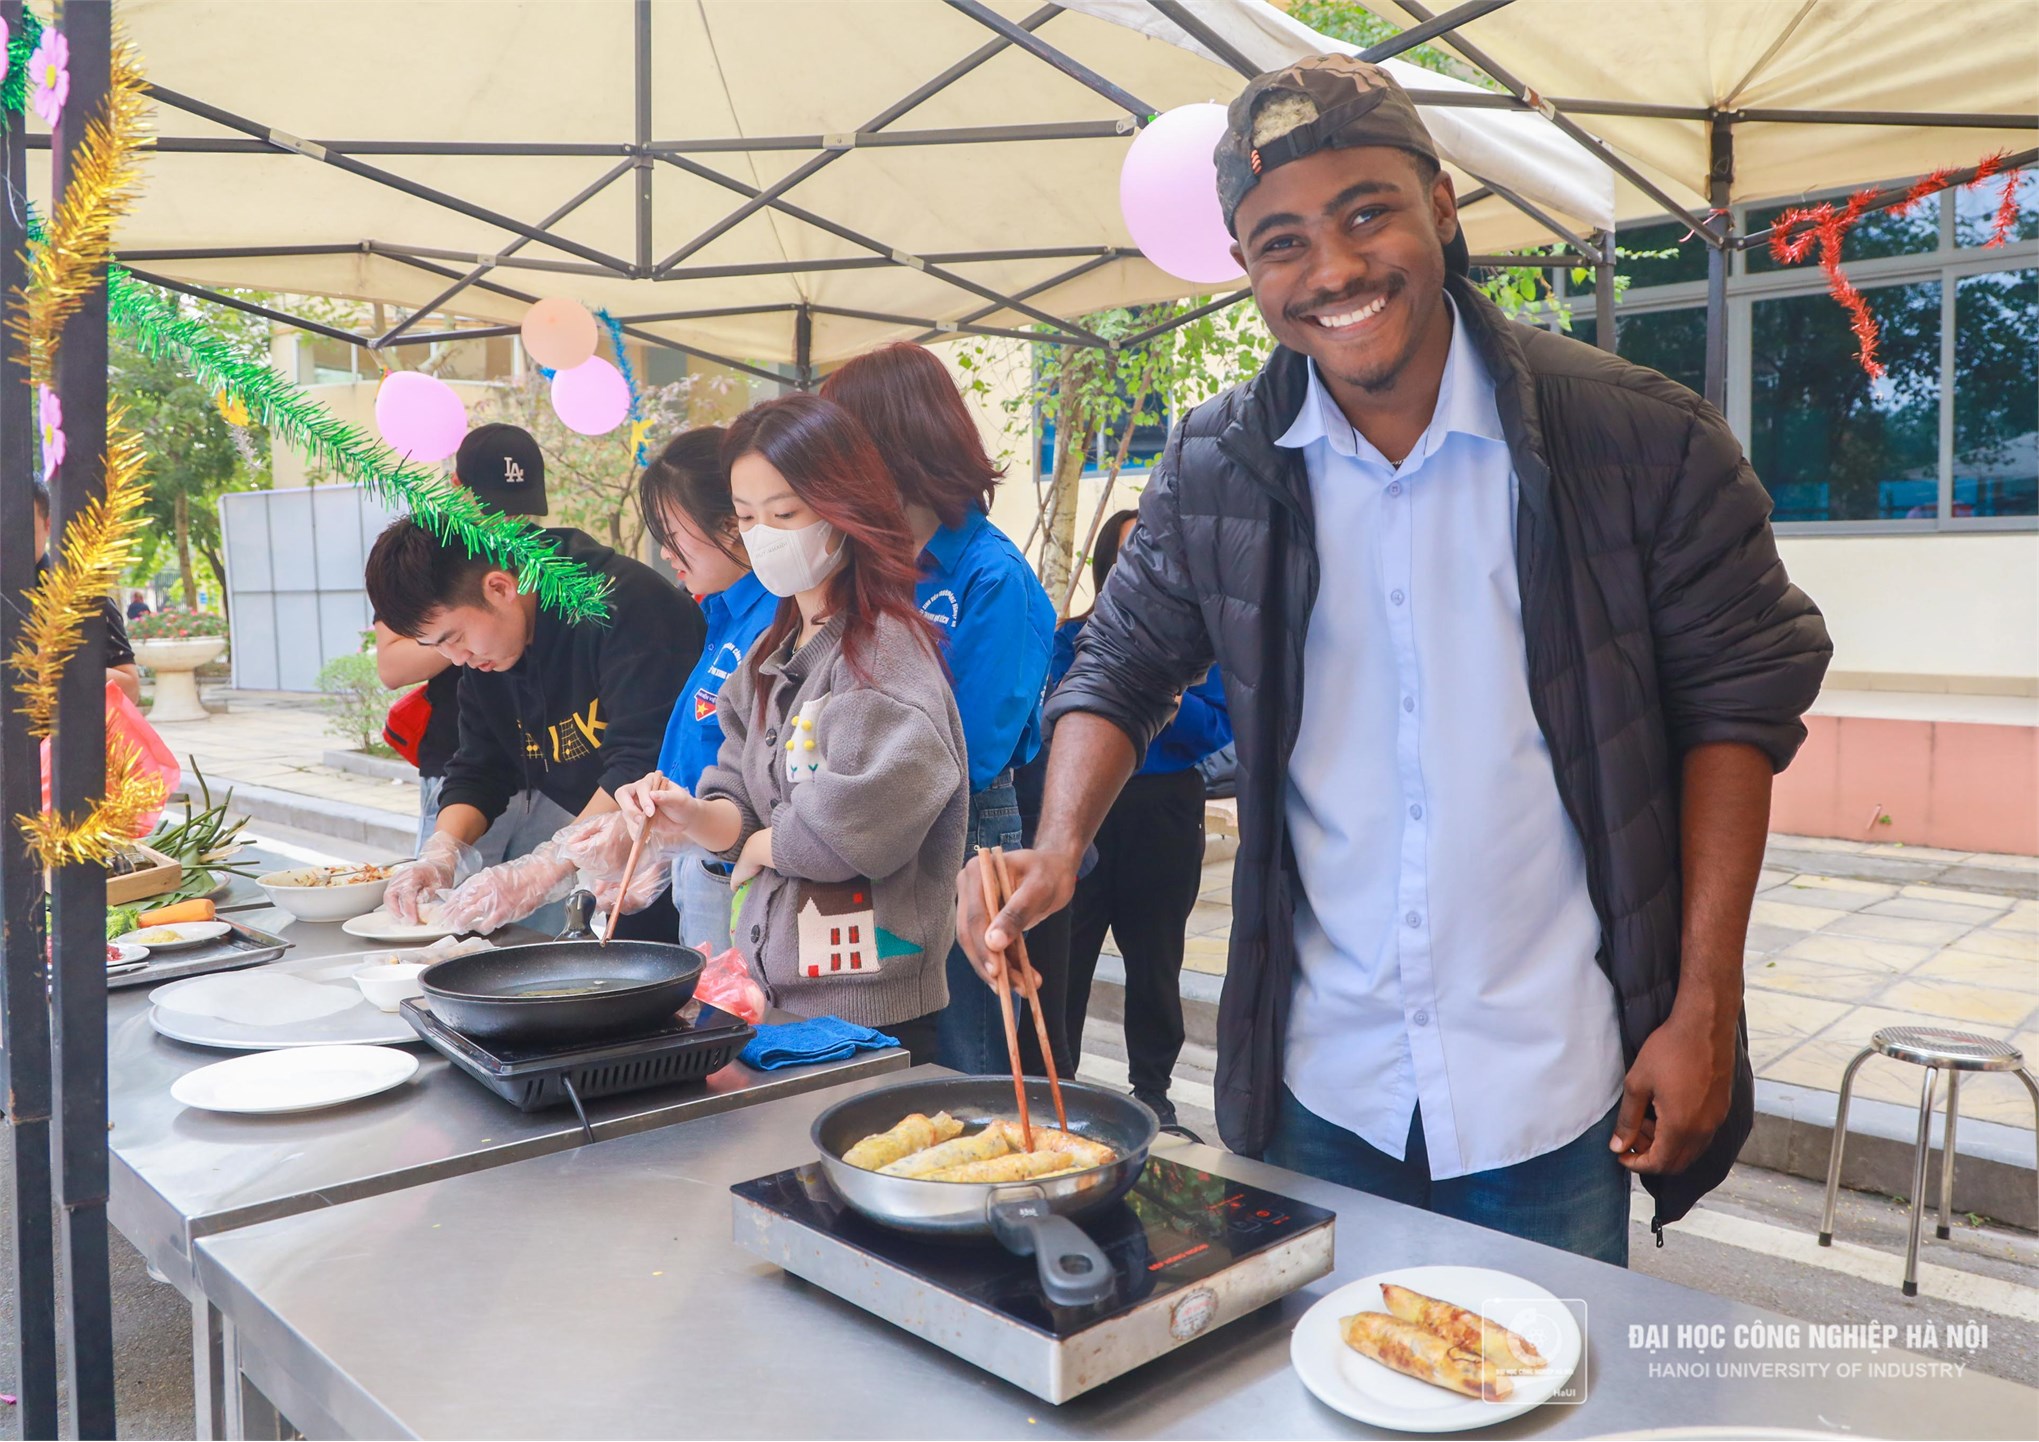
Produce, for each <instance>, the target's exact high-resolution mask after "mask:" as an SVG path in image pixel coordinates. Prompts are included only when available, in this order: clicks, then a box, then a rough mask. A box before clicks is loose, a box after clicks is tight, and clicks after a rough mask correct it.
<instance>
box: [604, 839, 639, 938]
mask: <svg viewBox="0 0 2039 1442" xmlns="http://www.w3.org/2000/svg"><path fill="white" fill-rule="evenodd" d="M643 850H644V833H643V832H642V831H640V832H638V833H637V835H636V836H635V837H634V838H633V839H632V840H631V842H630V859H629V860H628V861H625V862H624V863H623V884H622V885H621V886H619V887H617V888H616V899H615V900H614V901H612V902H610V903H609V919H608V920H607V921H606V922H604V923H603V924H602V945H604V946H607V945H608V944H609V942H610V940H611V938H613V937H614V936H615V935H616V918H617V917H619V916H621V915H622V914H623V898H624V897H626V896H628V895H629V894H630V882H631V880H632V878H634V877H635V876H636V875H637V857H638V854H639V853H640V852H642V851H643Z"/></svg>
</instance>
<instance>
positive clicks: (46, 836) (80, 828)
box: [7, 39, 165, 867]
mask: <svg viewBox="0 0 2039 1442" xmlns="http://www.w3.org/2000/svg"><path fill="white" fill-rule="evenodd" d="M144 104H145V102H144V97H143V80H142V73H141V67H140V65H139V64H137V63H136V60H135V56H134V52H133V50H132V49H131V48H130V47H129V46H128V45H127V43H126V42H125V41H122V40H119V39H116V41H115V43H114V47H113V58H112V75H111V84H110V86H109V88H108V92H107V99H106V109H105V110H104V112H103V113H101V114H98V115H95V116H93V117H92V119H91V120H90V121H89V122H88V123H87V125H86V128H85V135H84V139H83V142H82V144H81V145H80V146H79V147H78V150H77V151H76V152H75V154H74V156H73V164H72V167H71V172H70V178H69V181H68V183H67V184H66V185H65V187H64V193H63V196H62V197H61V198H60V199H59V200H58V202H57V204H56V206H55V208H54V210H53V211H52V213H51V216H50V224H49V227H48V230H47V232H46V233H45V235H44V237H43V241H42V243H41V244H40V245H36V246H31V247H30V249H29V253H28V256H27V274H28V282H27V285H26V286H25V287H24V291H23V294H22V303H21V308H20V312H19V314H18V316H17V318H16V325H15V330H16V335H17V338H18V339H19V340H20V341H21V342H22V343H23V344H24V345H25V347H26V348H27V351H28V368H29V378H30V380H31V381H32V382H33V383H36V384H45V385H46V384H49V383H50V382H51V381H52V379H53V378H54V376H55V374H56V358H57V347H58V344H59V343H60V341H61V339H62V335H63V329H64V322H65V321H66V320H68V319H69V318H70V317H71V316H72V315H74V314H76V313H77V311H78V308H79V307H80V306H82V305H83V304H84V302H85V300H86V298H87V297H89V296H90V295H91V294H92V292H93V290H94V288H95V287H98V286H103V285H104V284H105V283H106V265H107V263H108V261H109V260H110V259H111V255H112V245H113V227H114V225H115V223H116V222H117V221H118V220H119V219H120V217H121V216H123V215H125V214H126V213H127V211H128V209H129V208H130V207H131V206H132V205H133V204H134V199H135V193H136V187H137V186H138V184H139V182H140V179H141V173H140V169H139V167H138V165H137V164H136V156H137V153H138V152H139V151H140V150H141V149H142V147H143V146H145V145H147V144H148V133H147V130H146V127H145V125H144ZM74 456H75V452H74ZM145 460H146V456H145V455H144V453H143V450H142V442H141V438H140V437H139V436H137V435H136V434H135V433H134V432H133V431H131V430H129V429H128V428H127V424H126V418H125V417H124V416H123V415H122V414H121V413H120V412H118V411H114V412H112V413H110V414H109V415H108V416H107V418H106V457H105V462H106V494H105V495H104V496H103V497H101V498H98V499H95V500H93V501H92V502H91V503H89V504H88V505H87V506H86V507H85V508H84V509H83V510H82V511H80V512H79V513H78V514H77V515H76V516H73V517H72V518H71V519H70V521H69V522H68V523H67V524H66V525H65V527H64V545H63V555H62V557H61V558H60V559H59V560H58V561H57V562H56V563H55V564H54V565H52V566H51V567H50V568H49V569H48V570H47V571H46V572H45V573H44V574H43V576H42V578H41V580H39V581H38V582H37V583H36V587H35V589H34V591H32V592H30V593H29V597H28V623H27V625H26V626H25V628H24V629H23V631H22V635H21V640H20V642H19V644H18V645H17V647H16V649H15V651H14V654H13V655H11V656H9V657H8V658H7V659H8V664H9V666H10V667H12V668H13V670H14V672H15V681H14V689H15V692H16V694H17V696H18V697H19V699H20V705H21V711H22V714H23V715H25V716H26V717H27V718H28V723H29V729H30V730H31V731H32V732H33V733H34V734H35V735H36V736H37V737H39V738H43V739H47V738H48V737H49V736H50V734H51V733H52V732H53V731H54V730H55V729H56V720H57V684H58V680H59V678H60V677H61V676H62V674H63V670H64V665H65V663H66V662H68V661H69V660H71V659H72V657H73V656H74V654H75V653H76V652H77V649H78V645H79V642H80V641H81V640H82V639H83V636H84V630H85V624H86V622H87V621H88V620H89V619H90V618H91V616H92V615H93V613H94V612H95V611H97V609H98V608H99V605H100V602H101V598H102V597H104V596H105V595H106V594H107V593H108V592H110V591H112V590H113V588H114V587H115V586H116V585H117V584H118V583H119V581H120V576H121V573H122V572H123V571H125V570H126V569H127V565H128V562H129V560H130V558H131V557H132V554H133V550H134V542H135V537H136V535H137V534H138V533H139V531H140V530H141V526H142V518H141V507H142V503H143V500H144V499H145V495H144V488H143V485H142V466H143V463H144V461H145ZM94 719H95V721H96V720H97V718H96V717H95V718H94ZM164 799H165V797H164V786H163V781H162V778H160V777H158V776H156V775H154V774H152V773H151V772H150V771H148V770H147V768H145V767H144V766H143V764H142V756H141V753H140V752H139V751H138V750H137V749H136V747H135V746H134V745H133V743H132V742H129V741H127V740H125V739H123V738H119V737H109V738H108V741H107V747H106V790H105V794H104V795H103V796H101V797H100V798H99V799H98V800H97V801H95V802H93V803H92V804H91V805H90V806H88V807H87V808H86V809H85V811H84V813H83V814H82V815H79V814H72V815H66V814H65V813H63V812H61V811H59V810H57V809H55V808H54V807H52V808H51V809H49V810H46V811H44V812H42V813H41V814H39V815H34V816H20V817H17V818H15V819H16V822H17V824H18V825H19V826H20V827H21V830H22V834H23V835H24V836H25V837H26V838H27V840H28V843H29V845H30V846H32V847H33V848H34V849H35V852H36V855H37V856H38V858H40V860H41V861H42V863H43V865H44V866H46V867H54V866H62V865H66V864H76V863H80V862H104V861H106V860H108V859H109V858H110V857H111V856H112V855H113V854H114V852H115V850H116V849H117V848H119V847H120V846H122V845H123V844H125V843H126V842H128V841H129V840H130V839H132V838H133V837H134V835H135V834H136V832H137V831H139V830H141V828H142V826H143V825H144V824H145V823H146V821H147V820H148V817H149V815H150V813H152V812H155V811H157V810H160V809H161V807H162V805H163V802H164Z"/></svg>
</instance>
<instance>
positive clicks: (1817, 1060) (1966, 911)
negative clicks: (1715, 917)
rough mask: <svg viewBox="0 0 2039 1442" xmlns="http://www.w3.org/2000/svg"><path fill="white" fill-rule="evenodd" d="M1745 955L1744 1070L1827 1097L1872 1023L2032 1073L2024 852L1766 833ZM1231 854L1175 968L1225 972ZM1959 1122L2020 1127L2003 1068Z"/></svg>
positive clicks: (1874, 1089)
mask: <svg viewBox="0 0 2039 1442" xmlns="http://www.w3.org/2000/svg"><path fill="white" fill-rule="evenodd" d="M1766 862H1767V865H1766V867H1765V869H1764V871H1763V874H1762V879H1761V881H1760V883H1759V887H1760V889H1759V891H1758V894H1757V897H1756V904H1755V909H1754V914H1753V916H1752V917H1751V921H1750V926H1749V943H1748V951H1747V953H1746V958H1747V960H1746V965H1747V981H1748V991H1747V996H1748V1013H1749V1045H1750V1051H1751V1059H1752V1060H1753V1062H1754V1063H1755V1067H1756V1074H1757V1075H1758V1076H1760V1077H1763V1078H1766V1079H1768V1080H1771V1081H1779V1082H1790V1083H1794V1084H1797V1085H1800V1086H1808V1087H1816V1088H1820V1089H1822V1090H1826V1091H1835V1090H1838V1089H1839V1087H1840V1083H1841V1071H1842V1068H1843V1067H1845V1066H1846V1065H1847V1063H1848V1060H1849V1058H1851V1057H1852V1056H1854V1054H1855V1053H1856V1052H1857V1051H1859V1050H1860V1049H1861V1047H1862V1045H1863V1044H1864V1043H1865V1042H1866V1041H1867V1040H1868V1039H1869V1035H1870V1033H1871V1032H1873V1031H1875V1030H1876V1029H1878V1028H1879V1027H1885V1026H1900V1025H1942V1026H1953V1027H1959V1028H1962V1029H1965V1030H1969V1031H1976V1032H1981V1033H1984V1034H1987V1035H1989V1036H1993V1037H2000V1038H2004V1039H2006V1040H2009V1041H2011V1042H2012V1043H2013V1044H2014V1045H2017V1046H2018V1047H2020V1048H2021V1049H2022V1050H2023V1051H2024V1053H2025V1055H2026V1058H2027V1063H2028V1065H2033V1066H2034V1067H2035V1068H2039V858H2034V857H2029V856H1991V855H1974V854H1970V853H1965V852H1946V851H1932V850H1926V849H1923V848H1919V847H1906V846H1885V845H1874V844H1866V843H1858V842H1844V841H1827V840H1820V839H1814V838H1809V837H1796V836H1773V837H1771V838H1770V847H1769V852H1768V855H1767V857H1766ZM1231 885H1232V867H1231V863H1230V862H1229V861H1228V862H1220V863H1217V864H1214V865H1211V866H1207V867H1205V868H1204V875H1203V890H1202V893H1201V896H1200V897H1199V899H1198V901H1197V906H1196V910H1195V911H1194V912H1193V913H1192V914H1191V916H1190V922H1189V932H1190V935H1189V947H1188V955H1187V957H1186V959H1185V963H1184V964H1185V966H1186V967H1187V968H1188V969H1190V970H1192V971H1198V972H1203V973H1206V974H1207V975H1212V976H1222V975H1223V974H1224V970H1225V948H1226V942H1227V939H1228V938H1229V936H1230V935H1231V929H1232V908H1231ZM1920 1080H1921V1073H1920V1071H1919V1069H1918V1068H1917V1067H1913V1066H1907V1065H1905V1064H1903V1063H1900V1062H1894V1061H1888V1060H1886V1059H1884V1058H1882V1057H1872V1058H1871V1059H1870V1060H1869V1061H1868V1062H1867V1063H1866V1064H1865V1065H1864V1066H1863V1068H1862V1070H1861V1072H1859V1073H1858V1074H1857V1076H1856V1095H1858V1096H1862V1097H1867V1098H1873V1099H1875V1100H1878V1101H1889V1102H1902V1103H1909V1104H1912V1105H1916V1104H1917V1101H1918V1088H1919V1083H1920ZM1961 1112H1962V1115H1963V1116H1965V1117H1974V1118H1977V1119H1979V1120H1987V1121H1993V1122H2005V1123H2009V1124H2011V1125H2013V1126H2018V1127H2022V1128H2025V1129H2027V1130H2030V1129H2031V1128H2032V1125H2033V1115H2032V1103H2031V1098H2030V1097H2029V1096H2028V1095H2027V1094H2026V1092H2025V1090H2024V1088H2023V1087H2022V1086H2020V1085H2019V1084H2018V1083H2017V1081H2016V1080H2015V1079H2014V1078H2012V1077H2009V1076H1971V1077H1969V1078H1967V1079H1965V1080H1964V1082H1963V1084H1962V1089H1961Z"/></svg>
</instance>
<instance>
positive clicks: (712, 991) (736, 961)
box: [694, 946, 765, 1026]
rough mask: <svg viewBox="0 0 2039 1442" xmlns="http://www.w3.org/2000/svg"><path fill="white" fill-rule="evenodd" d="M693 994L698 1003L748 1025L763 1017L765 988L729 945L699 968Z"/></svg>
mask: <svg viewBox="0 0 2039 1442" xmlns="http://www.w3.org/2000/svg"><path fill="white" fill-rule="evenodd" d="M694 996H695V998H696V999H697V1000H698V1001H699V1002H700V1003H701V1005H703V1006H712V1007H714V1008H715V1009H716V1010H717V1011H726V1012H728V1013H729V1014H730V1015H731V1016H740V1017H742V1018H743V1019H744V1020H745V1021H747V1022H749V1023H750V1024H751V1025H752V1026H756V1025H757V1024H758V1023H759V1022H761V1021H763V1020H764V1019H765V989H764V988H763V987H761V986H759V985H758V984H757V979H756V978H755V977H753V976H752V975H751V974H750V968H749V967H748V966H746V965H745V964H744V960H743V953H742V952H740V951H738V950H737V949H736V948H735V947H733V946H732V947H730V948H729V950H727V951H725V952H723V953H722V955H720V956H718V957H715V958H714V959H713V960H711V961H710V962H709V963H708V965H707V967H706V968H704V969H703V970H702V972H701V979H700V980H699V981H698V982H696V983H695V984H694Z"/></svg>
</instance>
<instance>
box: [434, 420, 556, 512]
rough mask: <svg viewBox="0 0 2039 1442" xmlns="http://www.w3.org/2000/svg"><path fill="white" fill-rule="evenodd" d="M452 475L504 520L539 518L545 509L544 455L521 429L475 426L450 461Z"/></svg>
mask: <svg viewBox="0 0 2039 1442" xmlns="http://www.w3.org/2000/svg"><path fill="white" fill-rule="evenodd" d="M453 475H454V478H455V479H456V480H458V481H459V482H460V484H461V485H463V486H465V487H467V489H469V490H470V491H473V492H474V493H475V495H476V496H477V497H479V498H480V499H481V500H483V501H485V502H486V503H488V504H489V505H491V506H493V507H495V508H496V509H497V510H498V511H501V512H502V513H503V514H504V515H506V516H542V515H544V514H545V512H546V510H547V509H548V508H547V506H546V504H545V453H544V452H543V451H541V450H539V449H538V442H537V441H536V440H535V439H533V437H532V435H531V432H529V431H527V430H525V429H524V428H523V427H522V426H513V425H510V424H508V423H506V422H503V421H494V422H491V423H490V424H488V425H485V426H476V427H475V428H474V429H473V430H471V431H469V432H468V433H467V438H466V439H465V440H463V441H461V443H460V449H459V451H458V452H456V453H455V455H454V457H453Z"/></svg>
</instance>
